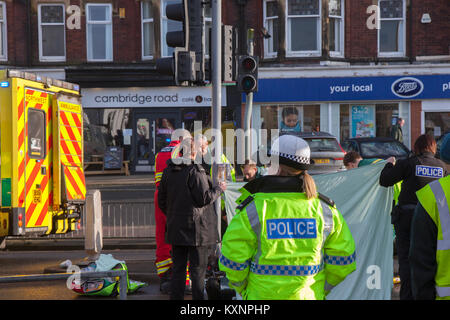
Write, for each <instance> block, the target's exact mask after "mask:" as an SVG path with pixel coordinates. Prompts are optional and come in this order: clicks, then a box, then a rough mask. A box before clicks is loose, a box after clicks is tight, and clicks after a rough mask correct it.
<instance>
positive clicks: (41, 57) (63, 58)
mask: <svg viewBox="0 0 450 320" xmlns="http://www.w3.org/2000/svg"><path fill="white" fill-rule="evenodd" d="M56 6H59V7H62V9H63V10H62V11H63V17H62V22H58V23H50V22H42V19H41V17H42V15H41V10H42V8H43V7H56ZM42 26H63V28H64V41H63V42H64V55H63V56H44V47H43V43H42ZM38 37H39V61H43V62H53V61H54V62H57V61H66V7H65V5H64V4H62V3H41V4H39V5H38Z"/></svg>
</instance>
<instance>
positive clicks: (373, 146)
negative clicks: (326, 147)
mask: <svg viewBox="0 0 450 320" xmlns="http://www.w3.org/2000/svg"><path fill="white" fill-rule="evenodd" d="M341 145H342V148H344V150H345V151H346V152H349V151H357V152H358V153H359V154H360V155H361V157H362V158H363V159H372V158H381V159H387V158H389V157H395V158H396V159H397V160H398V159H406V158H408V157H410V156H411V155H412V152H411V151H410V150H409V149H408V148H407V147H406V146H405V145H404V144H403V143H400V142H398V141H397V140H395V139H393V138H387V137H386V138H385V137H370V138H350V139H347V140H345V141H344V142H343V143H342V144H341Z"/></svg>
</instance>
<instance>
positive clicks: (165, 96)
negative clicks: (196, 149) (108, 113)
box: [81, 87, 226, 108]
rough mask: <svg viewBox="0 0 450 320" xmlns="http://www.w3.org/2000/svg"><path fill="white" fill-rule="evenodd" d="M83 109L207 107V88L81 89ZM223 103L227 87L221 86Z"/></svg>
mask: <svg viewBox="0 0 450 320" xmlns="http://www.w3.org/2000/svg"><path fill="white" fill-rule="evenodd" d="M81 91H82V92H81V93H82V103H83V107H85V108H149V107H210V106H211V104H212V96H211V88H210V87H187V88H185V87H163V88H157V87H154V88H137V87H136V88H95V89H82V90H81ZM222 106H226V90H225V87H222Z"/></svg>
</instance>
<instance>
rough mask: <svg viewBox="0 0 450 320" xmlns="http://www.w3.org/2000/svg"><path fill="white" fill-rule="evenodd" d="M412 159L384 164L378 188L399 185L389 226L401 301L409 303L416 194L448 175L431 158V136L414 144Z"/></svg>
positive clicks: (432, 156)
mask: <svg viewBox="0 0 450 320" xmlns="http://www.w3.org/2000/svg"><path fill="white" fill-rule="evenodd" d="M414 153H415V155H414V156H413V157H410V158H408V159H403V160H399V161H397V162H396V163H395V164H392V163H387V164H386V165H385V167H384V168H383V170H382V171H381V174H380V185H382V186H383V187H390V186H393V185H394V184H396V183H397V182H400V181H402V180H403V182H402V186H401V191H400V195H399V198H398V204H397V206H396V207H395V208H394V210H393V211H392V223H393V224H394V228H395V234H396V245H397V256H398V263H399V275H400V281H401V287H400V299H401V300H412V299H413V296H412V291H411V271H410V264H409V247H410V235H411V221H412V217H413V213H414V209H415V208H416V205H417V196H416V191H417V190H419V189H421V188H423V187H424V186H426V185H427V184H428V183H430V182H432V181H434V180H436V179H439V178H442V177H444V176H446V175H447V171H446V169H445V163H444V162H442V161H441V160H439V159H436V158H435V157H434V155H435V153H436V141H435V140H434V138H433V137H432V136H430V135H425V134H424V135H421V136H420V137H418V138H417V140H416V142H415V143H414Z"/></svg>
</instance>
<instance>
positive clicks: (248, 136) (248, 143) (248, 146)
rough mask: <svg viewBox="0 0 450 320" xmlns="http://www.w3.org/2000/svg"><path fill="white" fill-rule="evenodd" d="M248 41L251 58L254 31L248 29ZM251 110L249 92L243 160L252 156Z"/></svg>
mask: <svg viewBox="0 0 450 320" xmlns="http://www.w3.org/2000/svg"><path fill="white" fill-rule="evenodd" d="M247 39H248V54H249V55H250V56H253V51H254V49H253V48H254V41H253V39H254V30H253V29H248V33H247ZM252 110H253V92H249V93H247V94H246V98H245V124H244V126H245V127H244V130H245V131H244V132H245V160H250V159H251V156H252V154H251V153H252V151H251V150H252V148H251V128H250V126H251V120H252Z"/></svg>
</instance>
